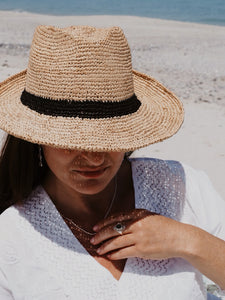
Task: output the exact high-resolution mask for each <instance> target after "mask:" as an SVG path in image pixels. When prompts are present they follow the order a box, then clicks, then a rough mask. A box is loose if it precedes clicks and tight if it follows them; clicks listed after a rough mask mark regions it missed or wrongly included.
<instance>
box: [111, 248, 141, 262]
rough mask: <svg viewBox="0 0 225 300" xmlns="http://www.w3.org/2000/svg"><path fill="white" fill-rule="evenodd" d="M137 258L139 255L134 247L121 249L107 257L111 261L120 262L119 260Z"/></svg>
mask: <svg viewBox="0 0 225 300" xmlns="http://www.w3.org/2000/svg"><path fill="white" fill-rule="evenodd" d="M136 256H137V253H136V248H135V246H134V245H133V246H130V247H129V246H128V247H126V248H122V249H119V250H117V251H115V252H113V253H110V254H108V255H107V257H108V258H109V259H111V260H119V259H125V258H129V257H136Z"/></svg>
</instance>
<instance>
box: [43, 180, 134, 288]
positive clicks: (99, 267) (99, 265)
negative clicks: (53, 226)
mask: <svg viewBox="0 0 225 300" xmlns="http://www.w3.org/2000/svg"><path fill="white" fill-rule="evenodd" d="M40 187H41V189H42V192H43V193H44V197H45V198H47V199H48V201H50V202H51V204H52V205H53V207H54V209H55V211H56V214H57V215H58V217H59V218H60V220H61V222H62V223H63V224H64V226H66V228H67V231H68V233H70V236H71V235H72V236H73V238H74V241H75V243H74V249H75V250H76V249H79V248H80V249H81V250H82V253H83V254H85V255H87V256H88V257H89V259H90V260H91V261H92V262H93V264H95V265H96V267H97V268H98V269H99V270H100V271H103V272H104V273H107V274H108V275H109V276H110V278H111V279H112V280H113V282H114V283H116V284H119V283H120V282H121V281H122V280H123V277H124V276H125V271H126V269H127V266H128V263H129V258H127V260H126V262H125V264H124V268H123V271H122V273H121V276H120V278H119V280H117V279H116V278H115V277H114V276H113V275H112V273H111V272H110V271H109V270H108V269H107V268H105V267H104V266H103V265H101V264H100V263H99V262H98V261H97V260H96V259H95V258H94V257H93V256H92V255H90V253H89V252H88V251H87V250H86V248H85V247H84V246H83V245H82V243H81V242H80V241H79V240H78V238H77V237H76V236H75V235H74V234H73V232H72V230H71V229H70V228H69V226H68V225H67V223H66V222H65V221H64V219H63V217H62V216H61V214H60V213H59V211H58V209H57V208H56V206H55V204H54V203H53V201H52V200H51V198H50V196H49V195H48V193H47V192H46V190H45V189H44V187H43V186H42V185H41V186H40ZM135 207H136V201H135Z"/></svg>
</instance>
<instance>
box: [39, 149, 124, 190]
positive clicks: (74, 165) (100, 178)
mask: <svg viewBox="0 0 225 300" xmlns="http://www.w3.org/2000/svg"><path fill="white" fill-rule="evenodd" d="M42 149H43V153H44V157H45V160H46V162H47V165H48V167H49V169H50V171H51V172H50V178H54V179H56V180H57V183H58V184H62V185H64V187H69V188H72V189H73V190H74V191H76V192H78V193H80V194H86V195H92V194H97V193H99V192H101V191H103V190H104V189H105V188H106V186H107V185H108V184H109V183H110V181H111V180H112V178H113V177H114V176H115V175H116V173H117V172H118V170H119V168H120V166H121V164H122V161H123V158H124V152H87V151H77V150H64V149H57V148H53V147H50V146H42Z"/></svg>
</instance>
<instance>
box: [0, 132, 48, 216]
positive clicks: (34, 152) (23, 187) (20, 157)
mask: <svg viewBox="0 0 225 300" xmlns="http://www.w3.org/2000/svg"><path fill="white" fill-rule="evenodd" d="M43 160H44V159H43ZM47 169H48V167H47V164H46V163H45V161H43V167H42V168H40V166H39V159H38V145H37V144H32V143H30V142H27V141H24V140H22V139H19V138H16V137H14V136H12V135H8V136H7V139H6V142H5V144H4V146H3V149H2V153H1V156H0V214H1V213H2V212H3V211H4V210H5V209H6V208H8V207H9V206H10V205H12V204H14V203H18V202H21V201H22V200H23V199H24V198H26V197H27V196H28V195H29V194H30V193H31V191H32V190H33V189H34V188H35V187H36V186H37V185H38V184H40V183H41V180H42V178H43V177H44V175H45V174H46V172H47Z"/></svg>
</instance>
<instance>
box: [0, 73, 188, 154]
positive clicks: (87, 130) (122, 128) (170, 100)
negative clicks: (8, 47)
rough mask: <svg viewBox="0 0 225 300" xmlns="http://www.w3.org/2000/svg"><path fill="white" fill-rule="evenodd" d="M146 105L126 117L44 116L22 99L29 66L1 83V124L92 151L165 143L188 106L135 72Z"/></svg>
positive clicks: (33, 138) (35, 138)
mask: <svg viewBox="0 0 225 300" xmlns="http://www.w3.org/2000/svg"><path fill="white" fill-rule="evenodd" d="M133 78H134V91H135V94H136V95H137V98H138V99H139V100H140V101H141V102H142V105H141V106H140V108H139V109H138V111H137V112H135V113H132V114H130V115H125V116H122V117H113V118H105V119H81V118H77V117H76V118H70V117H66V118H65V117H55V116H47V115H44V114H39V113H37V112H35V111H33V110H31V109H29V108H28V107H26V106H24V105H23V104H22V103H21V101H20V96H21V93H22V91H23V89H24V87H25V80H26V70H24V71H22V72H20V73H18V74H16V75H14V76H12V77H10V78H8V79H7V80H5V81H4V82H2V83H1V84H0V128H2V129H3V130H5V131H6V132H8V133H9V134H12V135H14V136H16V137H18V138H21V139H24V140H27V141H30V142H32V143H37V144H44V145H50V146H54V147H58V148H65V149H66V148H67V149H78V150H87V151H131V150H135V149H138V148H141V147H145V146H147V145H150V144H153V143H156V142H159V141H162V140H164V139H166V138H168V137H170V136H172V135H173V134H175V133H176V132H177V130H178V129H179V128H180V126H181V124H182V122H183V115H184V112H183V106H182V104H181V102H180V101H179V100H178V99H177V97H176V96H175V95H174V94H173V93H171V92H170V91H168V90H167V89H166V88H165V87H164V86H163V85H162V84H160V83H159V82H158V81H156V80H155V79H153V78H151V77H149V76H147V75H144V74H142V73H139V72H137V71H133Z"/></svg>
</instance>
